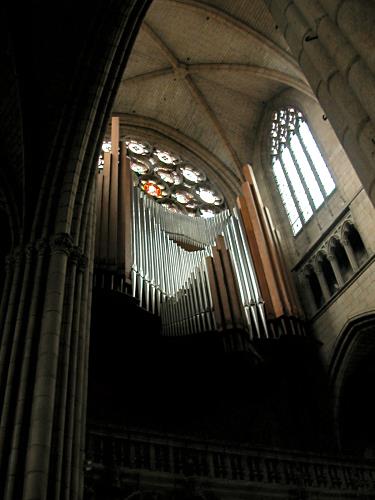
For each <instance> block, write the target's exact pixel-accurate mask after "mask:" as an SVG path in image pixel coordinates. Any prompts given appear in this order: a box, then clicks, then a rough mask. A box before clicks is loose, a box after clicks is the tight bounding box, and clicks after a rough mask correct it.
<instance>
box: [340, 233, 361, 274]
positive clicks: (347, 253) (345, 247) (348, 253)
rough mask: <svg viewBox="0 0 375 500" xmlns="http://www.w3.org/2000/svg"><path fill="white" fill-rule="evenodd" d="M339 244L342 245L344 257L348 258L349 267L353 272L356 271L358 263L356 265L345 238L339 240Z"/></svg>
mask: <svg viewBox="0 0 375 500" xmlns="http://www.w3.org/2000/svg"><path fill="white" fill-rule="evenodd" d="M341 243H342V246H343V247H344V250H345V253H346V255H347V256H348V259H349V262H350V265H351V266H352V269H353V271H354V272H355V271H357V269H358V263H357V259H356V257H355V255H354V252H353V249H352V246H351V244H350V241H349V240H348V239H347V238H343V239H342V240H341Z"/></svg>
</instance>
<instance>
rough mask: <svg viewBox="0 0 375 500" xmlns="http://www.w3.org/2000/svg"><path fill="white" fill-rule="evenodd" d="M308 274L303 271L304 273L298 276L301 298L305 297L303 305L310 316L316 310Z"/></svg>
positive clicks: (306, 271)
mask: <svg viewBox="0 0 375 500" xmlns="http://www.w3.org/2000/svg"><path fill="white" fill-rule="evenodd" d="M309 274H310V272H309V271H308V270H304V272H303V273H301V274H300V279H301V283H302V293H303V296H304V297H305V303H306V305H307V308H308V312H309V313H310V314H314V312H315V311H316V309H317V306H316V303H315V298H314V294H313V293H312V290H311V286H310V280H309Z"/></svg>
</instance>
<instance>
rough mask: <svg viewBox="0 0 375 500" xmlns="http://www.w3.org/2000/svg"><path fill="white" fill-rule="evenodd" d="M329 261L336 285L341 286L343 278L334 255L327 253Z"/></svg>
mask: <svg viewBox="0 0 375 500" xmlns="http://www.w3.org/2000/svg"><path fill="white" fill-rule="evenodd" d="M327 258H328V260H329V262H330V263H331V266H332V270H333V273H334V275H335V278H336V281H337V284H338V286H339V287H340V288H341V287H342V286H343V285H344V278H343V277H342V274H341V270H340V268H339V265H338V262H337V259H336V255H334V254H329V255H327Z"/></svg>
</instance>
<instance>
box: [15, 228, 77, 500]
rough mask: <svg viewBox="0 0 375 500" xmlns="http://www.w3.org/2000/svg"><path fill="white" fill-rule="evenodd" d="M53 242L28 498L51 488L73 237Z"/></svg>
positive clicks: (33, 498)
mask: <svg viewBox="0 0 375 500" xmlns="http://www.w3.org/2000/svg"><path fill="white" fill-rule="evenodd" d="M50 245H51V255H50V261H49V269H48V274H47V284H46V294H45V303H44V308H43V317H42V324H41V334H40V342H39V348H38V354H37V364H36V375H35V388H34V394H33V404H32V411H31V418H30V433H29V440H28V445H27V455H26V462H25V485H24V497H23V498H24V500H36V499H40V500H45V499H47V490H48V474H49V466H50V456H51V448H52V431H53V423H54V409H55V398H56V392H57V376H58V362H59V354H60V336H61V323H62V318H63V305H64V292H65V285H66V272H67V264H68V257H69V254H70V252H71V248H72V239H71V237H70V236H69V235H68V234H65V233H60V234H56V235H55V236H53V237H52V238H51V240H50Z"/></svg>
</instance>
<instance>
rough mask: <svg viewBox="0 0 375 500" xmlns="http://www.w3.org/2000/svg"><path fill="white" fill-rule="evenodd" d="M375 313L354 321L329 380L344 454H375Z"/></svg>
mask: <svg viewBox="0 0 375 500" xmlns="http://www.w3.org/2000/svg"><path fill="white" fill-rule="evenodd" d="M374 353H375V311H369V312H366V313H364V314H361V315H358V316H356V317H354V318H351V319H350V320H349V321H348V322H347V323H346V325H345V326H344V327H343V329H342V330H341V332H340V334H339V335H338V337H337V340H336V343H335V345H334V348H333V354H332V357H331V362H330V366H329V377H330V382H331V386H332V394H333V410H334V419H335V427H336V434H337V441H338V444H339V445H340V447H341V448H342V449H343V450H344V451H349V452H360V453H366V452H367V453H371V454H372V456H373V455H374V453H375V433H374V431H373V417H374V412H373V410H372V401H371V400H372V397H371V395H370V394H369V392H368V389H369V388H371V387H372V386H373V383H374V382H375V370H374V369H373V356H374Z"/></svg>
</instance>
